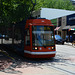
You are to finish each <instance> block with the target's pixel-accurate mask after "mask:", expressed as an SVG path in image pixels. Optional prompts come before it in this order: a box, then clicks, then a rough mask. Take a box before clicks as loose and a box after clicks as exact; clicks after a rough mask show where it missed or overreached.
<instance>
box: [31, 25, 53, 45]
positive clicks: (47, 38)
mask: <svg viewBox="0 0 75 75" xmlns="http://www.w3.org/2000/svg"><path fill="white" fill-rule="evenodd" d="M32 45H33V46H51V45H54V29H53V26H32Z"/></svg>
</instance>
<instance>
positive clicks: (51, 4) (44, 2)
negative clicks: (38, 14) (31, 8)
mask: <svg viewBox="0 0 75 75" xmlns="http://www.w3.org/2000/svg"><path fill="white" fill-rule="evenodd" d="M40 7H46V8H56V9H65V10H75V8H74V6H73V5H72V2H71V1H70V0H37V5H36V7H35V9H38V8H40Z"/></svg>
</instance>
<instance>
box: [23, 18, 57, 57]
mask: <svg viewBox="0 0 75 75" xmlns="http://www.w3.org/2000/svg"><path fill="white" fill-rule="evenodd" d="M55 54H56V49H55V41H54V26H53V25H52V23H51V21H50V20H47V19H30V20H27V21H26V25H25V39H24V56H26V57H30V58H50V57H55Z"/></svg>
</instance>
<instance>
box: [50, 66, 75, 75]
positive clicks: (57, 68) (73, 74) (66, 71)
mask: <svg viewBox="0 0 75 75" xmlns="http://www.w3.org/2000/svg"><path fill="white" fill-rule="evenodd" d="M50 67H53V68H54V69H56V70H59V71H63V72H65V73H69V74H70V75H71V74H72V75H75V73H73V72H71V71H68V70H65V69H62V68H59V67H56V66H53V65H50Z"/></svg>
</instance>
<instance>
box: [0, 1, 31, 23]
mask: <svg viewBox="0 0 75 75" xmlns="http://www.w3.org/2000/svg"><path fill="white" fill-rule="evenodd" d="M0 4H1V5H0V8H1V10H0V21H1V22H0V23H1V24H11V23H14V22H19V21H22V20H24V19H26V18H27V17H29V16H30V11H31V9H32V4H31V1H30V0H1V1H0Z"/></svg>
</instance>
